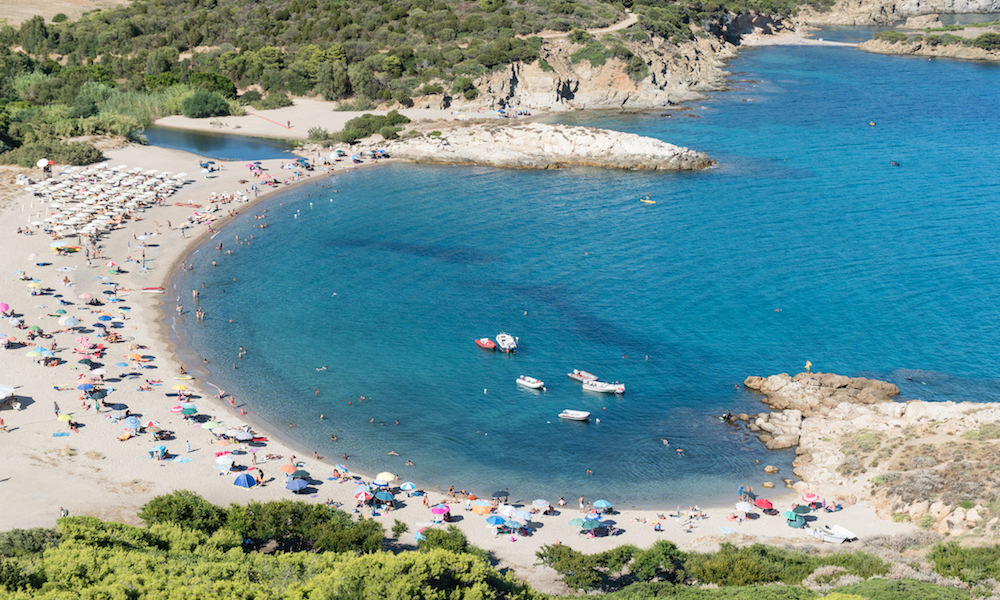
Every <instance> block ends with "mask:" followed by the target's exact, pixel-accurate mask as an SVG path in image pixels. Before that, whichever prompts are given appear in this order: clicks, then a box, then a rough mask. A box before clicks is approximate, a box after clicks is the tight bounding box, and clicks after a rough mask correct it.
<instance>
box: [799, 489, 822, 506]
mask: <svg viewBox="0 0 1000 600" xmlns="http://www.w3.org/2000/svg"><path fill="white" fill-rule="evenodd" d="M802 501H803V502H805V503H806V504H812V503H813V502H819V496H817V495H816V494H813V493H812V492H809V493H806V494H802Z"/></svg>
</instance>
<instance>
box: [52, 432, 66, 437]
mask: <svg viewBox="0 0 1000 600" xmlns="http://www.w3.org/2000/svg"><path fill="white" fill-rule="evenodd" d="M68 436H69V432H68V431H60V432H59V433H53V434H52V437H68Z"/></svg>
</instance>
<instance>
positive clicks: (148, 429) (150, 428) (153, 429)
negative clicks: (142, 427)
mask: <svg viewBox="0 0 1000 600" xmlns="http://www.w3.org/2000/svg"><path fill="white" fill-rule="evenodd" d="M146 431H148V432H150V433H160V432H161V431H163V430H162V429H160V428H159V427H146Z"/></svg>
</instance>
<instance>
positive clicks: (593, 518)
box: [583, 512, 601, 521]
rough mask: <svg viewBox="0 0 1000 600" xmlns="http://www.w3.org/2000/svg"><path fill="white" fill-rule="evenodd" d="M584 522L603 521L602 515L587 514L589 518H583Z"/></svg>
mask: <svg viewBox="0 0 1000 600" xmlns="http://www.w3.org/2000/svg"><path fill="white" fill-rule="evenodd" d="M583 520H584V521H600V520H601V515H599V514H598V513H595V512H592V513H587V516H585V517H584V518H583Z"/></svg>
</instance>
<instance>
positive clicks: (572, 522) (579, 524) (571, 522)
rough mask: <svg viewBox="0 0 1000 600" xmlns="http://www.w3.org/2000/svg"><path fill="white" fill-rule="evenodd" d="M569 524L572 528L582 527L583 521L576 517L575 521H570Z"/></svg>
mask: <svg viewBox="0 0 1000 600" xmlns="http://www.w3.org/2000/svg"><path fill="white" fill-rule="evenodd" d="M569 524H570V525H572V526H573V527H583V519H581V518H580V517H577V518H575V519H570V520H569Z"/></svg>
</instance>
